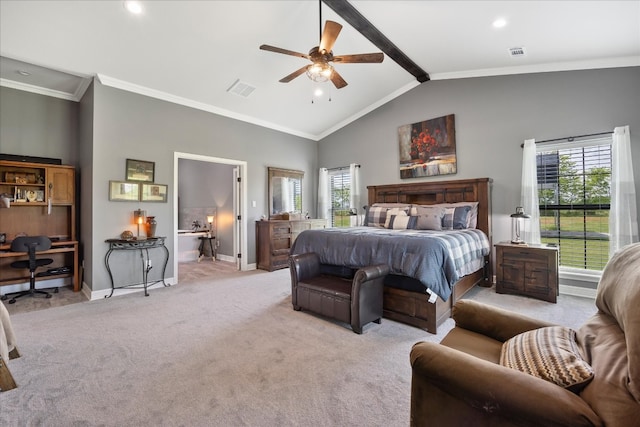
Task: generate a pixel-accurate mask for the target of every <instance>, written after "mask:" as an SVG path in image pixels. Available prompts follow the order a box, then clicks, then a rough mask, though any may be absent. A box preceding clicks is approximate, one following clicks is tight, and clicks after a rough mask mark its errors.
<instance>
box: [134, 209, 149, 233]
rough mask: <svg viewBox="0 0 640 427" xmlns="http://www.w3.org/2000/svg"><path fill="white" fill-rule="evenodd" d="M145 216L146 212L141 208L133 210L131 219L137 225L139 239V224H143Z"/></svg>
mask: <svg viewBox="0 0 640 427" xmlns="http://www.w3.org/2000/svg"><path fill="white" fill-rule="evenodd" d="M146 216H147V212H146V211H143V210H142V209H138V210H135V211H133V220H134V222H135V223H136V226H137V227H138V235H137V238H138V239H140V225H141V224H144V221H145V217H146Z"/></svg>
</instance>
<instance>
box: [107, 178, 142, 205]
mask: <svg viewBox="0 0 640 427" xmlns="http://www.w3.org/2000/svg"><path fill="white" fill-rule="evenodd" d="M139 199H140V184H139V183H137V182H126V181H109V200H111V201H113V202H132V201H137V200H139Z"/></svg>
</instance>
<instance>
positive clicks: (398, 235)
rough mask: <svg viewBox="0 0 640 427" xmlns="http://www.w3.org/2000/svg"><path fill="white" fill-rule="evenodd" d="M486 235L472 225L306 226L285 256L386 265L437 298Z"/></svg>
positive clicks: (480, 249) (485, 242)
mask: <svg viewBox="0 0 640 427" xmlns="http://www.w3.org/2000/svg"><path fill="white" fill-rule="evenodd" d="M490 249H491V248H490V245H489V239H488V238H487V236H486V235H485V234H484V233H483V232H482V231H481V230H477V229H468V230H448V231H432V230H389V229H385V228H375V227H352V228H327V229H324V230H306V231H303V232H302V233H300V234H299V235H298V237H297V238H296V240H295V242H294V243H293V245H292V247H291V252H290V253H291V254H292V255H293V254H301V253H306V252H315V253H317V254H318V256H319V257H320V262H321V263H323V264H329V265H336V266H342V267H349V268H361V267H365V266H368V265H377V264H386V265H388V266H389V268H390V269H391V273H392V274H399V275H404V276H408V277H413V278H415V279H417V280H419V281H420V282H421V283H422V284H423V285H424V286H425V292H427V290H429V292H433V293H435V294H436V295H438V296H439V297H440V298H442V299H443V300H445V301H446V300H447V299H449V297H450V296H451V289H452V287H453V285H454V284H455V283H456V282H457V281H458V279H460V277H462V276H464V275H466V274H469V273H470V272H472V271H475V270H476V269H477V268H475V267H474V268H473V270H470V269H469V265H470V263H471V264H472V265H474V266H477V265H482V264H481V263H480V264H478V263H477V262H476V263H473V261H477V260H482V259H483V258H484V256H486V255H488V254H489V251H490Z"/></svg>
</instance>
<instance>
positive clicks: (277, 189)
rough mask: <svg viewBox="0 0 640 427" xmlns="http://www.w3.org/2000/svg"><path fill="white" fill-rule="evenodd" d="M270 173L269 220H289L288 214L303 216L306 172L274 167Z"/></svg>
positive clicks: (270, 168)
mask: <svg viewBox="0 0 640 427" xmlns="http://www.w3.org/2000/svg"><path fill="white" fill-rule="evenodd" d="M268 171H269V172H268V184H269V219H287V218H288V216H289V215H288V214H301V213H302V178H303V177H304V172H302V171H297V170H291V169H280V168H272V167H269V168H268Z"/></svg>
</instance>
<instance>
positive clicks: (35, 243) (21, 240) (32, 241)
mask: <svg viewBox="0 0 640 427" xmlns="http://www.w3.org/2000/svg"><path fill="white" fill-rule="evenodd" d="M49 249H51V240H50V239H49V238H48V237H46V236H20V237H16V238H15V239H13V242H11V249H10V250H11V252H27V253H28V254H29V259H27V260H23V261H14V262H12V263H11V267H12V268H21V269H29V289H28V290H26V291H20V292H14V293H12V294H6V295H3V296H2V297H1V298H0V299H2V300H3V301H4V300H6V299H7V298H8V297H12V298H11V299H10V300H9V304H14V303H15V302H16V299H17V298H20V297H23V296H25V295H31V296H33V295H35V294H44V295H46V298H51V296H52V295H51V294H50V293H49V292H46V291H41V290H38V289H36V269H37V268H38V267H42V266H45V265H49V264H51V263H52V262H53V260H52V259H51V258H39V259H37V258H36V252H40V251H46V250H49ZM57 291H58V289H57V288H56V292H57Z"/></svg>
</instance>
